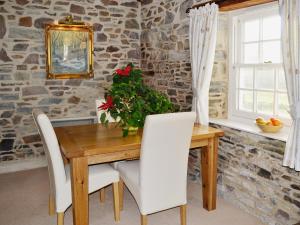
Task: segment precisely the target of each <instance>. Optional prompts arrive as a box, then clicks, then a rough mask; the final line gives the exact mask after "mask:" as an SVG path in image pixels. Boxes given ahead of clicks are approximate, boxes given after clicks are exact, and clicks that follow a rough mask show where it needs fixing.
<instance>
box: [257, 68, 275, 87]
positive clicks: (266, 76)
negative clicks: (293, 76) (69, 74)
mask: <svg viewBox="0 0 300 225" xmlns="http://www.w3.org/2000/svg"><path fill="white" fill-rule="evenodd" d="M255 88H256V89H265V90H266V89H267V90H274V88H275V74H274V69H273V68H257V69H256V74H255Z"/></svg>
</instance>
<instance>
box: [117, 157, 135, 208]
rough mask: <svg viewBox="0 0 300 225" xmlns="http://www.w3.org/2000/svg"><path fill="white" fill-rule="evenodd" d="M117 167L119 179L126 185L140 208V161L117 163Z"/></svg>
mask: <svg viewBox="0 0 300 225" xmlns="http://www.w3.org/2000/svg"><path fill="white" fill-rule="evenodd" d="M117 167H118V168H117V169H118V171H119V173H120V177H121V178H122V180H123V181H124V183H125V184H126V186H127V188H128V189H129V191H130V192H131V194H132V195H133V196H134V198H135V200H136V202H137V204H138V205H139V206H140V194H139V193H140V187H139V171H140V160H134V161H124V162H119V163H118V166H117Z"/></svg>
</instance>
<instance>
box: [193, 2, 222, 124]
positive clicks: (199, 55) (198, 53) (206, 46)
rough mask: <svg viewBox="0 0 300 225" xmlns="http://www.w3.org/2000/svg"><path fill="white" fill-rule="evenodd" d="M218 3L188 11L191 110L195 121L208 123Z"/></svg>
mask: <svg viewBox="0 0 300 225" xmlns="http://www.w3.org/2000/svg"><path fill="white" fill-rule="evenodd" d="M218 11H219V9H218V5H216V4H214V3H213V4H207V5H205V6H204V7H201V8H199V9H192V10H191V11H190V14H189V16H190V32H189V40H190V52H191V66H192V77H193V81H192V87H193V111H195V112H196V115H197V119H196V122H197V123H200V124H203V125H208V122H209V117H208V97H209V86H210V81H211V77H212V69H213V63H214V57H215V49H216V40H217V21H218Z"/></svg>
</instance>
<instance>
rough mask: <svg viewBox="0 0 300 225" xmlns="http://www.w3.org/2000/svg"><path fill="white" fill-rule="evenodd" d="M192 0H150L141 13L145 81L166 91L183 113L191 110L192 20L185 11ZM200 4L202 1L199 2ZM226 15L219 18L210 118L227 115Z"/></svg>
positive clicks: (145, 2) (211, 88) (144, 3)
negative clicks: (190, 42) (190, 49)
mask: <svg viewBox="0 0 300 225" xmlns="http://www.w3.org/2000/svg"><path fill="white" fill-rule="evenodd" d="M196 2H197V1H193V0H187V1H184V0H170V1H163V0H148V1H143V3H142V10H141V20H142V34H141V52H142V61H141V67H142V69H143V70H144V71H145V80H146V82H147V83H148V84H149V85H151V86H152V87H154V88H156V89H157V90H160V91H162V92H165V93H166V94H167V95H168V96H169V97H170V98H171V99H172V101H173V102H174V103H175V104H177V105H179V106H180V108H181V110H189V109H191V103H192V88H191V81H192V75H191V65H190V51H189V37H188V34H189V18H188V16H187V14H186V9H187V8H189V7H191V6H192V5H193V4H195V3H196ZM198 2H201V1H198ZM227 20H228V19H227V15H225V14H224V15H220V18H219V28H218V38H217V47H216V55H215V62H214V68H213V77H212V82H211V87H210V96H209V111H210V116H213V117H218V118H224V117H226V116H227V86H228V72H227V69H226V68H227V67H226V64H227V48H228V40H227V37H228V30H227V27H228V26H227Z"/></svg>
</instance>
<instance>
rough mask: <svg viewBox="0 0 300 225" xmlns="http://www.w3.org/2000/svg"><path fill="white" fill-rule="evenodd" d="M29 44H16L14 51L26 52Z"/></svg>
mask: <svg viewBox="0 0 300 225" xmlns="http://www.w3.org/2000/svg"><path fill="white" fill-rule="evenodd" d="M28 46H29V44H21V43H19V44H16V45H14V47H13V51H26V50H27V48H28Z"/></svg>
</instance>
